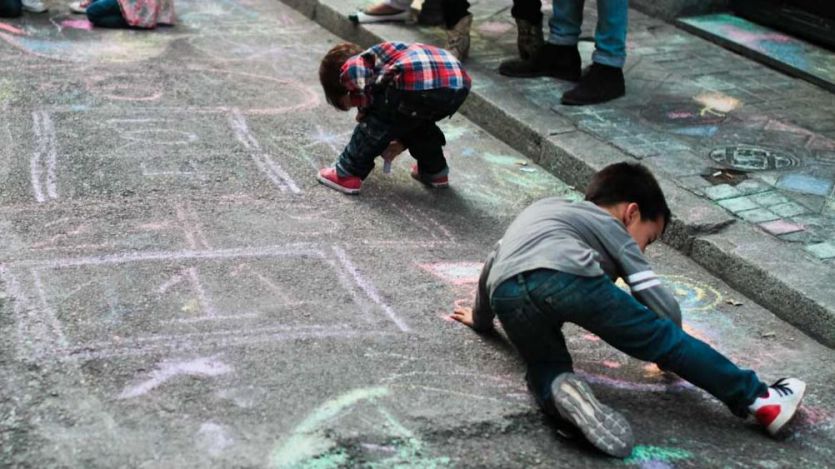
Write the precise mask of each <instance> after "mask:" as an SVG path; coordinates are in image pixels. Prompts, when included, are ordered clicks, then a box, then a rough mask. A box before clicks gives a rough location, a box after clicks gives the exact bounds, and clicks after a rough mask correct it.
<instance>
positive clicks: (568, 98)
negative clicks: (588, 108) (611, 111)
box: [562, 63, 626, 105]
mask: <svg viewBox="0 0 835 469" xmlns="http://www.w3.org/2000/svg"><path fill="white" fill-rule="evenodd" d="M624 94H626V86H625V85H624V82H623V70H622V69H620V68H618V67H611V66H609V65H603V64H598V63H593V64H591V67H589V69H588V71H587V72H586V74H585V75H583V78H582V79H580V84H578V85H577V86H575V87H574V88H572V89H570V90H568V91H566V92H565V93H564V94H563V95H562V103H563V104H569V105H583V104H597V103H605V102H606V101H611V100H613V99H615V98H620V97H621V96H623V95H624Z"/></svg>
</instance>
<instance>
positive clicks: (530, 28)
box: [516, 18, 545, 60]
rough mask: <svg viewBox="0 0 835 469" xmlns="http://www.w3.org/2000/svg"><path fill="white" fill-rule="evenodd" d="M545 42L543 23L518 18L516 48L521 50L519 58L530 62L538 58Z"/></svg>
mask: <svg viewBox="0 0 835 469" xmlns="http://www.w3.org/2000/svg"><path fill="white" fill-rule="evenodd" d="M544 42H545V40H544V39H543V38H542V22H541V21H540V23H539V24H536V23H531V22H530V21H527V20H521V19H518V18H516V47H518V48H519V58H521V59H522V60H530V59H532V58H533V57H536V54H537V52H539V49H541V48H542V44H543V43H544Z"/></svg>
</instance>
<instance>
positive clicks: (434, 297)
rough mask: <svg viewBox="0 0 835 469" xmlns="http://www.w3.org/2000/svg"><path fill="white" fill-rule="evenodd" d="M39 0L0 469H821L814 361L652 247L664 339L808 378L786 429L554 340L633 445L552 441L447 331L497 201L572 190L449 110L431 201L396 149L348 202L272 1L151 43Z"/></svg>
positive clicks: (616, 359)
mask: <svg viewBox="0 0 835 469" xmlns="http://www.w3.org/2000/svg"><path fill="white" fill-rule="evenodd" d="M50 6H51V7H52V10H51V13H50V14H49V15H44V16H37V15H26V16H24V17H23V18H21V19H18V20H14V21H8V22H7V21H4V23H3V24H9V25H12V27H13V28H16V29H15V30H17V31H20V33H9V34H10V35H9V36H8V37H3V40H2V41H0V56H2V61H0V66H2V68H3V75H2V77H3V78H2V83H3V86H4V87H5V88H3V89H5V90H7V91H6V92H5V93H4V94H2V95H0V108H1V109H2V113H0V135H3V140H2V141H3V142H4V143H3V144H2V145H0V163H2V164H0V187H1V188H2V193H0V239H1V240H2V241H1V242H0V281H2V290H1V291H2V296H0V337H2V339H0V376H2V379H0V396H1V397H0V466H3V467H93V468H97V467H102V468H105V467H106V468H111V467H178V468H179V467H186V468H187V467H281V468H284V467H308V468H310V467H369V468H371V467H496V468H498V467H502V468H507V467H511V468H515V467H518V468H522V467H525V468H527V467H644V468H646V467H728V466H731V467H750V466H761V467H786V466H795V467H810V468H815V467H820V468H823V467H827V466H829V465H831V461H832V457H833V454H832V448H833V446H834V445H833V442H835V430H834V429H835V400H833V397H832V396H833V395H835V392H833V391H835V387H834V386H835V385H834V384H833V383H835V370H833V368H832V366H831V363H832V361H833V358H835V355H833V351H832V350H831V349H829V348H826V347H824V346H822V345H821V344H819V343H818V342H816V341H814V340H812V339H810V338H809V337H807V336H806V335H805V334H804V333H803V332H802V331H800V330H798V329H796V328H795V327H793V326H792V325H789V324H787V323H786V322H785V321H783V320H781V319H780V318H778V317H776V316H775V315H774V314H772V313H771V312H769V311H768V310H766V309H764V308H763V307H761V306H759V305H757V304H756V303H755V302H754V301H753V300H752V299H749V298H747V297H746V296H745V295H744V294H743V293H740V292H739V291H737V290H735V289H734V288H733V287H731V286H729V285H728V284H726V283H724V282H722V281H721V280H718V279H717V278H715V277H714V276H713V275H711V274H710V273H709V272H707V271H706V270H705V269H703V268H702V267H700V266H699V265H697V264H696V263H694V262H693V261H692V260H691V259H690V258H688V257H686V256H684V255H682V254H681V253H679V252H677V251H675V250H673V249H671V248H670V247H669V246H665V245H663V244H657V245H654V246H652V247H651V248H650V249H649V251H648V255H649V256H650V257H651V260H652V262H653V263H654V264H655V265H656V267H657V268H656V270H657V272H659V273H660V274H661V275H662V276H663V279H664V281H665V282H667V283H668V284H669V285H670V286H671V288H672V289H673V291H674V292H675V294H676V296H677V298H678V299H679V300H680V302H681V303H682V307H683V310H684V318H685V319H684V321H685V327H686V329H687V330H688V331H689V332H691V333H692V334H694V335H696V336H697V337H699V338H701V339H702V340H705V341H707V342H709V343H711V344H713V345H714V346H716V347H717V348H719V349H720V350H722V351H723V352H725V353H727V354H728V355H729V356H730V357H731V358H733V359H734V360H736V361H737V362H739V363H740V364H741V365H742V366H745V367H751V368H755V369H756V370H757V371H758V373H760V375H761V376H762V378H763V379H764V380H767V381H769V382H770V381H772V380H775V379H778V378H780V377H782V376H785V375H795V376H798V377H800V378H802V379H804V380H806V381H807V382H808V383H809V389H808V393H807V396H806V399H805V401H804V407H803V409H802V412H801V413H800V414H799V418H798V420H797V422H796V423H795V424H794V425H793V428H792V431H791V432H790V433H789V435H788V438H787V439H786V440H784V441H773V440H771V439H770V438H768V437H767V436H765V435H764V434H763V432H762V431H761V430H760V429H759V428H757V427H756V426H755V425H753V424H752V423H751V422H750V421H748V422H745V421H742V420H738V419H736V418H734V417H732V416H731V415H730V413H729V412H727V410H726V409H724V408H723V407H722V406H721V405H720V404H719V403H717V402H716V401H715V400H713V399H712V398H710V397H709V396H707V395H705V394H704V393H702V392H700V391H698V390H695V389H693V388H692V387H690V386H688V385H687V384H685V383H682V382H680V381H676V380H670V379H669V378H667V377H665V376H663V375H661V374H660V373H659V372H658V370H657V369H656V368H654V367H651V366H650V367H648V366H646V364H645V363H641V362H637V361H634V360H631V359H629V358H627V357H626V356H624V355H623V354H621V353H619V352H618V351H616V350H614V349H612V348H611V347H609V346H607V345H606V344H604V343H602V342H601V341H600V340H599V339H598V338H597V337H595V336H591V335H588V334H586V333H584V332H583V331H581V330H579V329H577V328H573V327H570V326H567V327H566V334H567V341H568V343H569V346H570V348H571V350H572V353H573V355H574V359H575V364H576V367H577V370H578V372H580V373H582V375H583V376H584V377H585V378H586V379H587V380H589V381H590V382H591V385H592V387H593V388H594V390H595V392H596V393H597V394H598V395H599V397H600V398H601V399H602V400H604V401H605V402H607V403H608V404H610V405H612V406H614V407H616V408H618V409H620V410H622V411H623V412H624V413H625V414H626V416H627V417H628V418H629V419H630V421H631V422H632V425H633V426H634V429H635V432H636V435H637V440H638V446H637V447H636V449H635V451H634V453H633V454H632V455H631V457H630V458H629V459H626V460H625V461H616V460H612V459H609V458H604V457H602V456H599V455H597V454H595V453H594V452H592V451H590V450H589V448H587V447H584V446H582V445H577V444H575V443H572V442H567V441H564V440H562V439H560V438H559V437H558V436H556V434H555V432H554V430H553V428H552V427H550V426H549V424H548V422H547V421H546V420H545V419H544V418H543V417H542V415H541V414H540V412H539V411H538V410H537V409H536V408H535V405H534V404H533V402H532V401H531V400H530V398H529V397H528V395H527V391H526V389H525V385H524V379H523V375H524V367H523V365H522V363H520V361H519V360H518V358H517V356H516V354H515V353H514V351H513V349H512V347H511V346H510V345H509V343H508V342H507V341H506V339H504V337H503V335H501V334H498V335H495V336H480V335H477V334H475V333H473V332H472V331H470V330H468V329H467V328H465V327H463V326H461V325H459V324H457V323H453V322H451V321H449V320H448V314H449V313H450V311H451V310H452V308H453V307H454V306H456V305H466V304H469V302H471V301H472V297H473V292H474V289H475V283H476V277H477V275H478V272H479V269H480V268H481V262H482V261H483V258H484V255H485V253H486V251H487V250H488V249H489V247H490V246H491V245H492V244H493V243H494V242H495V241H496V240H497V239H498V238H499V237H500V236H501V234H502V233H503V231H504V229H505V227H506V226H507V224H509V223H510V221H511V220H512V219H513V217H514V216H515V215H516V214H517V213H518V212H519V211H520V210H521V209H522V208H524V207H525V206H527V205H528V204H530V203H531V202H532V201H534V200H537V199H539V198H541V197H545V196H554V195H557V196H564V197H568V198H577V197H578V196H579V195H578V193H577V192H576V191H575V190H573V189H572V188H571V186H570V185H569V184H568V183H566V182H565V181H563V180H560V179H558V178H556V177H554V176H553V175H552V174H551V172H550V171H546V170H545V168H544V167H543V166H542V165H539V164H537V163H536V162H535V161H533V160H531V159H529V158H526V157H525V156H524V155H523V154H522V153H520V152H519V151H517V150H516V149H514V148H512V147H511V146H508V145H506V144H504V143H502V142H500V141H498V140H497V139H495V138H494V137H492V136H491V135H490V134H489V133H487V132H486V131H485V130H484V129H483V128H480V127H478V126H477V125H475V124H473V123H472V122H471V121H468V120H467V119H465V118H464V117H463V116H460V115H458V116H455V117H454V118H452V119H451V120H448V121H444V122H443V124H442V127H443V129H444V131H445V133H446V135H447V140H448V142H449V143H448V147H447V152H448V153H449V155H450V164H451V167H452V173H451V181H452V188H451V189H450V190H448V191H431V190H427V189H425V188H423V187H421V186H420V185H418V184H416V183H415V182H414V181H413V180H412V179H411V178H410V177H409V175H408V168H409V164H410V161H409V158H408V156H406V155H404V156H402V157H401V158H399V159H398V160H397V161H395V164H394V169H393V171H392V174H391V176H385V175H383V174H382V173H381V172H380V171H379V170H375V172H374V173H373V174H372V175H371V176H370V177H369V179H368V180H367V181H366V184H365V186H364V193H363V194H362V195H361V196H358V197H347V196H342V195H340V194H337V193H335V192H333V191H331V190H329V189H327V188H324V187H322V186H320V185H319V184H317V183H316V181H315V179H314V174H315V172H316V170H317V169H318V168H320V167H322V166H324V165H327V164H329V163H331V162H332V161H333V159H334V158H335V157H336V155H337V153H338V152H339V151H340V149H341V147H342V146H343V145H344V144H345V143H346V141H347V139H348V135H349V132H350V131H351V129H352V127H353V125H354V118H353V116H352V115H350V114H346V113H339V112H336V111H334V110H333V109H331V108H330V107H329V106H328V105H327V104H325V103H324V100H323V97H322V95H321V92H320V91H319V90H318V84H317V80H316V69H317V68H316V66H317V63H318V59H319V57H320V56H321V55H322V54H324V52H325V51H326V50H327V49H328V48H329V47H331V46H332V45H333V44H334V43H336V42H337V41H338V38H337V37H335V36H333V35H331V34H329V33H327V32H326V31H325V30H323V29H322V28H320V27H319V26H317V25H315V24H314V23H312V22H311V21H309V20H308V19H307V18H305V17H304V16H302V15H300V14H298V13H296V12H295V11H293V10H292V9H290V8H288V7H287V6H284V5H282V4H280V3H278V2H274V1H268V0H240V1H231V0H230V1H224V2H218V3H213V2H202V1H198V0H182V1H178V2H177V6H178V11H179V14H180V18H181V24H180V25H178V26H177V27H174V28H166V29H160V30H158V31H155V32H141V31H109V30H89V29H87V28H86V27H80V28H78V27H75V28H74V27H70V26H68V25H76V26H81V25H79V24H78V23H65V20H71V21H78V19H77V18H75V17H70V16H69V15H68V13H67V12H66V5H63V4H59V3H57V2H51V3H50ZM59 26H60V27H59ZM3 31H9V29H8V28H5V29H4V30H3ZM4 34H5V33H4ZM11 34H14V36H11ZM299 44H304V46H303V47H301V46H300V45H299ZM572 134H573V135H574V136H573V137H571V136H570V135H572ZM559 138H565V139H567V141H570V142H571V143H574V144H577V145H581V146H582V145H583V144H584V142H586V140H585V139H588V138H590V136H589V135H588V134H585V133H582V132H578V131H573V132H571V133H564V134H558V135H550V136H549V139H554V141H558V139H559ZM549 142H550V140H549ZM547 144H549V145H551V144H553V143H547ZM572 151H573V150H572ZM543 161H546V163H548V164H556V163H555V161H557V160H548V159H543ZM523 169H525V170H523ZM531 170H533V171H531ZM577 171H578V172H579V171H585V169H584V168H581V167H579V166H578V169H577ZM675 196H676V197H678V196H679V195H678V194H676V195H675ZM694 216H698V217H700V218H699V219H700V220H702V221H703V222H704V227H709V226H715V224H712V223H714V221H715V219H714V218H711V217H713V216H715V214H714V213H712V212H710V213H709V212H699V213H698V214H694ZM711 246H713V244H710V243H708V242H705V246H704V249H709V248H710V247H711ZM697 248H698V249H702V246H701V245H699V246H694V249H697ZM796 267H797V268H801V267H802V265H801V264H800V263H799V262H798V264H797V266H796Z"/></svg>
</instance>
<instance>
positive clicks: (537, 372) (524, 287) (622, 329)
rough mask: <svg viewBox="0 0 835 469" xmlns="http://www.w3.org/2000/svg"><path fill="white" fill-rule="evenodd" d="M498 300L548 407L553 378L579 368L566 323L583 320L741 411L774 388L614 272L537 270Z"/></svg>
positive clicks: (507, 285)
mask: <svg viewBox="0 0 835 469" xmlns="http://www.w3.org/2000/svg"><path fill="white" fill-rule="evenodd" d="M490 304H491V306H492V308H493V311H495V313H496V316H497V317H498V318H499V321H501V323H502V326H503V327H504V330H505V332H507V335H508V336H509V337H510V340H511V341H512V342H513V344H514V345H515V346H516V348H517V349H518V350H519V352H520V353H521V354H522V358H523V359H524V360H525V362H526V363H527V365H528V373H527V380H528V387H529V388H530V389H531V392H533V393H534V397H535V398H536V400H537V402H538V403H539V405H540V406H542V407H544V408H547V403H548V402H550V398H551V383H552V382H553V380H554V379H555V378H556V377H557V376H558V375H560V374H562V373H566V372H570V371H572V370H573V367H572V362H571V355H569V353H568V349H567V348H566V346H565V338H564V337H563V334H562V330H561V329H562V325H563V323H564V322H571V323H574V324H577V325H578V326H580V327H582V328H584V329H586V330H588V331H590V332H592V333H594V334H596V335H597V336H599V337H600V338H601V339H603V340H604V341H606V342H607V343H608V344H610V345H612V346H614V347H615V348H617V349H618V350H620V351H622V352H624V353H627V354H629V355H631V356H633V357H635V358H638V359H641V360H645V361H649V362H653V363H657V364H658V366H659V367H660V368H661V369H663V370H667V371H672V372H673V373H676V374H677V375H679V376H680V377H682V378H684V379H686V380H687V381H690V382H691V383H693V384H695V385H696V386H698V387H700V388H702V389H704V390H705V391H707V392H709V393H710V394H712V395H713V396H715V397H716V398H717V399H719V400H720V401H722V402H724V403H725V404H726V405H727V406H728V407H729V408H730V409H731V412H733V413H734V414H736V415H738V416H740V417H744V416H747V415H748V406H749V405H750V404H751V403H752V402H754V399H756V398H757V397H758V396H759V395H760V394H762V393H763V392H764V391H765V390H766V386H765V385H764V384H763V383H761V382H760V381H759V379H757V376H756V375H755V374H754V372H753V371H750V370H742V369H740V368H738V367H737V366H736V365H734V364H733V363H731V362H730V361H729V360H728V359H727V358H725V357H724V356H723V355H721V354H719V353H718V352H717V351H716V350H714V349H713V348H711V347H710V346H709V345H707V344H705V343H704V342H702V341H700V340H698V339H696V338H694V337H692V336H690V335H688V334H687V333H685V332H684V331H682V330H681V329H679V328H678V327H677V326H676V325H675V324H674V323H673V322H672V321H670V320H669V319H663V318H661V317H660V316H658V315H657V314H655V313H654V312H652V311H651V310H650V309H648V308H647V307H646V306H644V305H642V304H641V303H639V302H638V301H637V300H635V299H634V298H633V297H632V295H630V294H628V293H626V292H625V291H623V290H621V289H620V288H618V287H617V286H615V284H614V283H612V282H611V280H609V278H608V277H606V276H600V277H580V276H577V275H571V274H567V273H564V272H558V271H555V270H548V269H539V270H533V271H530V272H525V273H524V274H520V275H517V276H516V277H514V278H511V279H509V280H506V281H504V282H502V283H501V284H500V285H499V286H498V287H496V289H495V291H494V292H493V295H492V297H491V298H490Z"/></svg>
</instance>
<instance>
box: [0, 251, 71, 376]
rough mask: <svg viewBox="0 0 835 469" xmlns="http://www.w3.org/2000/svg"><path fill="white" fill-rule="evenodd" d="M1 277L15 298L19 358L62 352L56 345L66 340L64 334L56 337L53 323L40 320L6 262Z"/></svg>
mask: <svg viewBox="0 0 835 469" xmlns="http://www.w3.org/2000/svg"><path fill="white" fill-rule="evenodd" d="M0 278H2V280H3V283H4V284H5V286H6V292H7V293H8V294H9V296H10V297H11V298H12V299H13V301H12V303H13V308H12V310H13V312H14V317H15V320H16V323H17V343H18V347H19V349H18V354H17V356H18V358H19V359H21V360H32V359H39V358H43V357H44V356H49V355H56V354H58V353H60V352H61V350H60V349H58V348H57V347H56V345H58V346H60V345H61V344H62V340H63V341H64V342H66V339H65V338H64V337H63V334H61V335H59V336H57V337H55V336H54V335H55V330H54V329H52V327H49V326H52V325H49V326H47V325H45V324H43V321H42V320H39V319H40V318H38V317H37V311H36V310H35V308H33V307H32V304H31V301H30V300H29V297H28V296H27V295H26V293H25V292H24V290H23V289H22V288H21V286H20V283H19V282H18V279H17V277H16V276H15V275H13V274H12V273H11V272H10V271H9V269H8V268H7V266H6V265H5V264H0ZM48 327H49V328H48ZM50 329H52V330H51V331H50ZM59 332H60V329H59Z"/></svg>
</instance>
